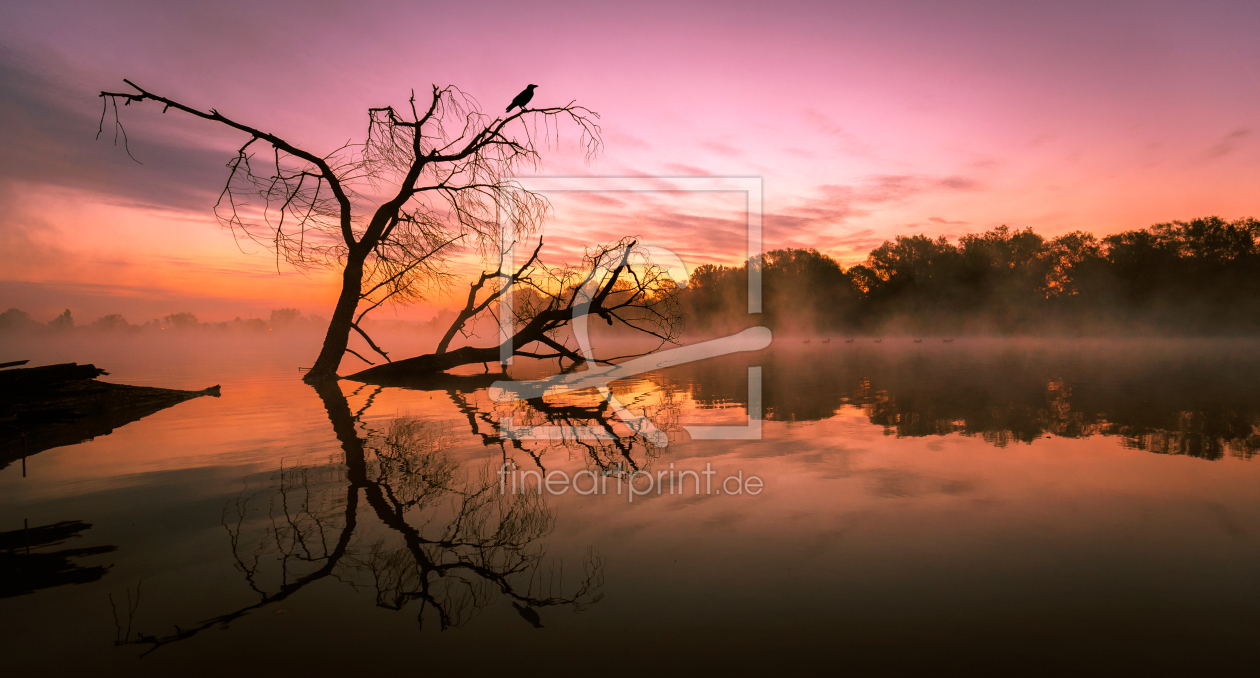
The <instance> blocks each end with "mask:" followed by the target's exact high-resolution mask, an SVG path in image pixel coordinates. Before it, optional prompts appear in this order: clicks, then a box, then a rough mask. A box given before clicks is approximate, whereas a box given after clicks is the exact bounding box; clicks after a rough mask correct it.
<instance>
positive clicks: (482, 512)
mask: <svg viewBox="0 0 1260 678" xmlns="http://www.w3.org/2000/svg"><path fill="white" fill-rule="evenodd" d="M316 390H317V392H318V394H319V395H320V397H321V399H323V401H324V405H325V408H326V410H327V412H328V416H329V420H330V422H331V423H332V425H333V430H334V433H335V434H336V436H337V438H338V440H339V441H340V442H341V447H342V451H343V453H344V464H345V466H344V475H341V474H340V473H339V474H338V478H339V479H340V478H344V480H345V481H346V486H345V495H344V499H341V500H340V501H338V500H337V499H336V498H335V496H328V495H327V493H321V492H319V491H317V490H314V489H312V485H311V473H312V471H313V469H309V468H304V467H298V468H292V469H283V468H282V469H281V471H280V473H279V474H278V487H277V489H276V491H275V492H274V493H272V495H271V499H270V505H271V508H272V511H271V515H270V517H271V520H270V521H265V520H264V521H262V525H263V534H262V535H261V538H259V539H258V540H257V542H256V543H257V548H256V550H255V551H253V552H252V553H248V552H247V548H248V545H247V540H246V539H244V538H243V533H244V531H245V529H246V528H247V527H248V526H249V523H248V522H247V520H246V518H245V516H246V514H247V513H248V512H249V511H250V510H252V509H250V508H248V505H249V504H250V502H252V501H255V500H257V499H259V498H260V497H261V495H260V494H255V495H250V496H248V497H247V496H245V494H244V492H242V493H241V495H240V496H238V497H237V500H236V506H235V512H236V515H235V520H234V521H231V520H228V516H229V510H228V509H227V508H226V507H225V509H224V526H225V528H226V529H227V531H228V535H229V539H230V542H231V544H232V550H233V555H234V557H235V558H236V562H237V567H238V569H240V570H241V572H242V573H243V574H244V575H245V579H246V581H247V582H248V584H249V586H250V588H251V589H252V590H254V591H255V592H256V593H258V595H259V600H258V601H257V602H255V603H254V604H252V605H248V606H245V607H242V608H240V609H238V610H235V611H233V612H229V613H227V614H222V615H219V616H216V617H213V618H211V619H208V620H206V621H203V622H201V623H199V624H198V625H197V626H194V627H192V628H187V629H184V628H180V627H178V626H176V627H175V632H174V633H171V634H167V635H165V636H156V635H146V634H143V633H135V634H134V635H133V634H132V630H131V628H130V618H131V616H134V605H133V604H132V603H131V600H130V598H129V599H128V605H129V609H130V612H129V617H128V626H127V629H126V630H122V628H121V625H120V627H119V628H120V631H119V633H120V636H121V637H120V639H119V640H118V641H117V642H118V644H144V645H149V646H150V648H149V650H148V651H147V652H146V654H147V653H148V652H152V651H153V650H155V649H157V648H158V647H161V646H163V645H166V644H169V643H172V642H176V641H179V640H183V639H185V638H189V637H191V636H193V635H196V634H198V633H200V632H201V631H204V630H205V629H208V628H211V627H214V626H223V627H226V626H228V625H229V624H231V623H232V622H233V621H235V620H236V619H239V618H240V617H243V616H245V615H247V614H249V613H250V612H252V611H254V610H258V609H260V608H262V607H265V606H267V605H271V604H273V603H277V602H279V601H282V600H284V599H286V598H288V597H290V596H292V595H293V594H294V593H296V592H298V591H300V590H301V589H303V588H305V587H306V586H307V585H309V584H311V583H314V582H316V581H319V580H321V579H324V578H326V577H328V576H330V575H331V576H334V577H336V578H338V579H343V580H346V581H348V582H349V583H351V584H354V583H355V581H356V579H358V578H357V577H356V575H359V574H364V575H367V576H369V577H370V580H371V582H372V585H373V586H374V587H375V588H376V591H377V596H376V602H377V604H378V605H380V606H382V607H387V608H390V609H401V608H402V607H404V606H405V605H406V604H407V603H409V602H411V601H413V600H419V601H421V606H420V607H421V612H420V617H421V621H422V620H423V615H424V613H425V611H426V610H428V609H430V608H432V609H433V610H434V611H435V613H436V614H437V617H438V620H439V624H440V626H441V628H444V629H445V628H449V627H451V626H456V625H459V624H460V623H462V622H463V621H465V620H466V619H467V618H468V617H469V616H470V614H471V613H473V612H475V611H476V610H478V609H480V608H482V607H484V606H486V605H487V604H489V603H490V602H491V601H492V600H493V595H492V594H494V593H495V592H497V593H498V594H500V595H502V596H504V597H506V598H508V599H509V600H511V601H513V604H514V605H516V606H517V609H518V610H522V609H523V610H528V611H530V613H532V614H534V616H535V617H536V613H533V612H532V611H533V610H534V609H536V608H542V607H549V606H563V605H568V606H572V607H574V608H575V609H578V610H581V609H583V608H584V606H585V605H586V604H589V603H592V602H595V601H596V600H598V598H599V596H595V595H592V593H593V592H594V591H595V590H596V589H598V588H599V587H600V585H601V584H602V581H603V562H602V560H600V559H599V558H598V556H597V555H594V554H592V555H591V556H589V557H588V559H587V562H586V564H585V577H584V579H583V581H582V582H581V583H580V585H579V587H578V592H577V594H576V595H573V596H564V595H562V594H560V593H557V591H556V587H557V586H558V585H559V584H561V583H562V581H560V580H559V578H558V577H557V576H556V575H555V571H554V570H553V571H552V572H551V574H548V575H544V574H543V567H542V566H543V559H544V556H545V551H544V550H543V549H542V548H541V546H539V545H537V543H536V542H537V541H538V540H539V539H541V538H543V537H545V536H546V535H548V534H549V533H550V532H551V531H552V529H553V528H554V525H555V517H554V515H553V513H552V512H551V511H550V510H548V509H547V507H546V505H545V503H544V500H543V497H542V496H541V495H540V494H538V493H525V494H513V495H503V494H500V493H499V492H498V482H497V480H496V479H493V478H492V477H491V474H490V471H489V469H488V468H483V469H482V471H481V473H480V474H479V475H478V476H477V477H476V478H474V479H473V480H472V481H471V482H458V481H457V471H458V470H459V464H458V463H457V462H454V461H452V460H451V459H450V458H449V457H448V456H447V455H446V452H445V450H446V448H447V447H449V446H450V444H451V440H452V439H453V436H451V435H449V433H448V432H447V430H446V429H445V428H444V427H442V426H439V425H436V424H433V423H431V422H426V421H422V420H418V419H407V418H399V419H395V420H393V421H392V422H391V423H390V425H389V427H388V429H387V430H386V431H385V432H384V433H383V434H377V433H368V434H367V435H366V437H360V435H359V430H358V426H359V419H360V417H361V415H362V414H363V413H364V411H365V410H366V409H367V405H365V406H364V407H363V408H362V409H360V410H359V412H358V413H352V412H351V410H350V406H349V402H348V401H347V399H346V397H345V395H343V394H342V393H341V390H340V387H339V386H337V385H336V384H335V383H328V384H321V385H320V386H318V387H317V389H316ZM379 392H380V391H379V389H378V390H377V391H376V392H374V393H373V394H372V395H371V396H369V398H368V404H369V405H370V403H371V401H372V399H373V398H375V396H376V395H377V393H379ZM360 494H362V495H363V497H364V498H365V499H366V501H367V505H368V506H369V507H370V508H371V509H372V512H373V513H374V514H375V516H376V518H377V520H379V521H380V523H381V524H382V525H383V526H384V527H385V528H386V536H385V537H383V538H380V539H377V540H375V541H374V542H373V543H372V544H371V545H370V546H368V547H367V549H366V550H365V549H363V548H362V547H359V546H356V543H357V540H355V538H354V537H355V532H356V528H357V527H358V520H357V509H358V502H359V495H360ZM448 501H450V502H452V504H451V505H452V507H453V509H454V512H453V515H452V516H451V517H450V518H449V519H448V520H446V521H444V522H442V523H440V525H439V524H438V523H434V522H432V521H433V519H434V515H433V512H434V511H435V510H436V509H438V508H439V507H440V505H442V504H443V503H445V502H448ZM340 504H344V506H343V507H342V506H339V505H340ZM337 516H343V520H344V524H343V525H342V527H341V529H340V531H339V533H338V535H337V539H336V543H335V545H334V546H333V547H332V548H331V549H329V548H328V534H329V532H330V531H331V530H332V525H331V519H332V518H334V517H337ZM417 516H419V517H420V520H419V522H415V521H416V517H417ZM233 522H234V524H233ZM434 528H436V532H434ZM391 538H393V539H398V540H400V541H399V542H398V544H397V545H396V546H391V545H390V539H391ZM268 561H270V562H271V563H272V567H277V568H278V569H279V576H280V583H279V584H278V585H277V586H276V588H275V589H274V590H273V592H270V593H269V592H267V587H266V586H265V585H264V584H262V580H263V570H264V564H265V563H267V562H268ZM303 564H314V565H318V567H317V568H316V569H314V570H312V571H309V572H306V573H305V574H298V575H296V576H293V570H294V569H298V568H301V567H302V566H303ZM137 603H138V601H137ZM522 615H523V616H525V617H526V618H527V619H529V616H528V615H526V614H525V613H522Z"/></svg>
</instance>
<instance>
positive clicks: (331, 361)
mask: <svg viewBox="0 0 1260 678" xmlns="http://www.w3.org/2000/svg"><path fill="white" fill-rule="evenodd" d="M365 256H366V255H361V254H356V253H355V252H354V251H353V250H351V252H350V254H349V255H348V256H347V257H346V268H345V270H343V271H342V273H341V296H340V297H338V298H337V307H336V309H334V310H333V316H332V320H331V321H329V323H328V333H327V334H326V335H324V348H323V349H322V350H320V352H319V357H318V358H316V359H315V364H314V365H312V366H311V369H310V370H309V371H308V372H307V373H306V376H305V377H303V378H302V379H303V381H305V382H306V383H308V384H315V383H318V382H321V381H335V380H336V379H337V367H338V366H340V365H341V357H342V356H344V355H345V354H346V346H347V345H348V344H349V343H350V329H351V326H352V325H353V324H354V312H355V311H356V310H357V309H358V308H359V292H360V290H361V289H362V286H363V260H364V258H365Z"/></svg>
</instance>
